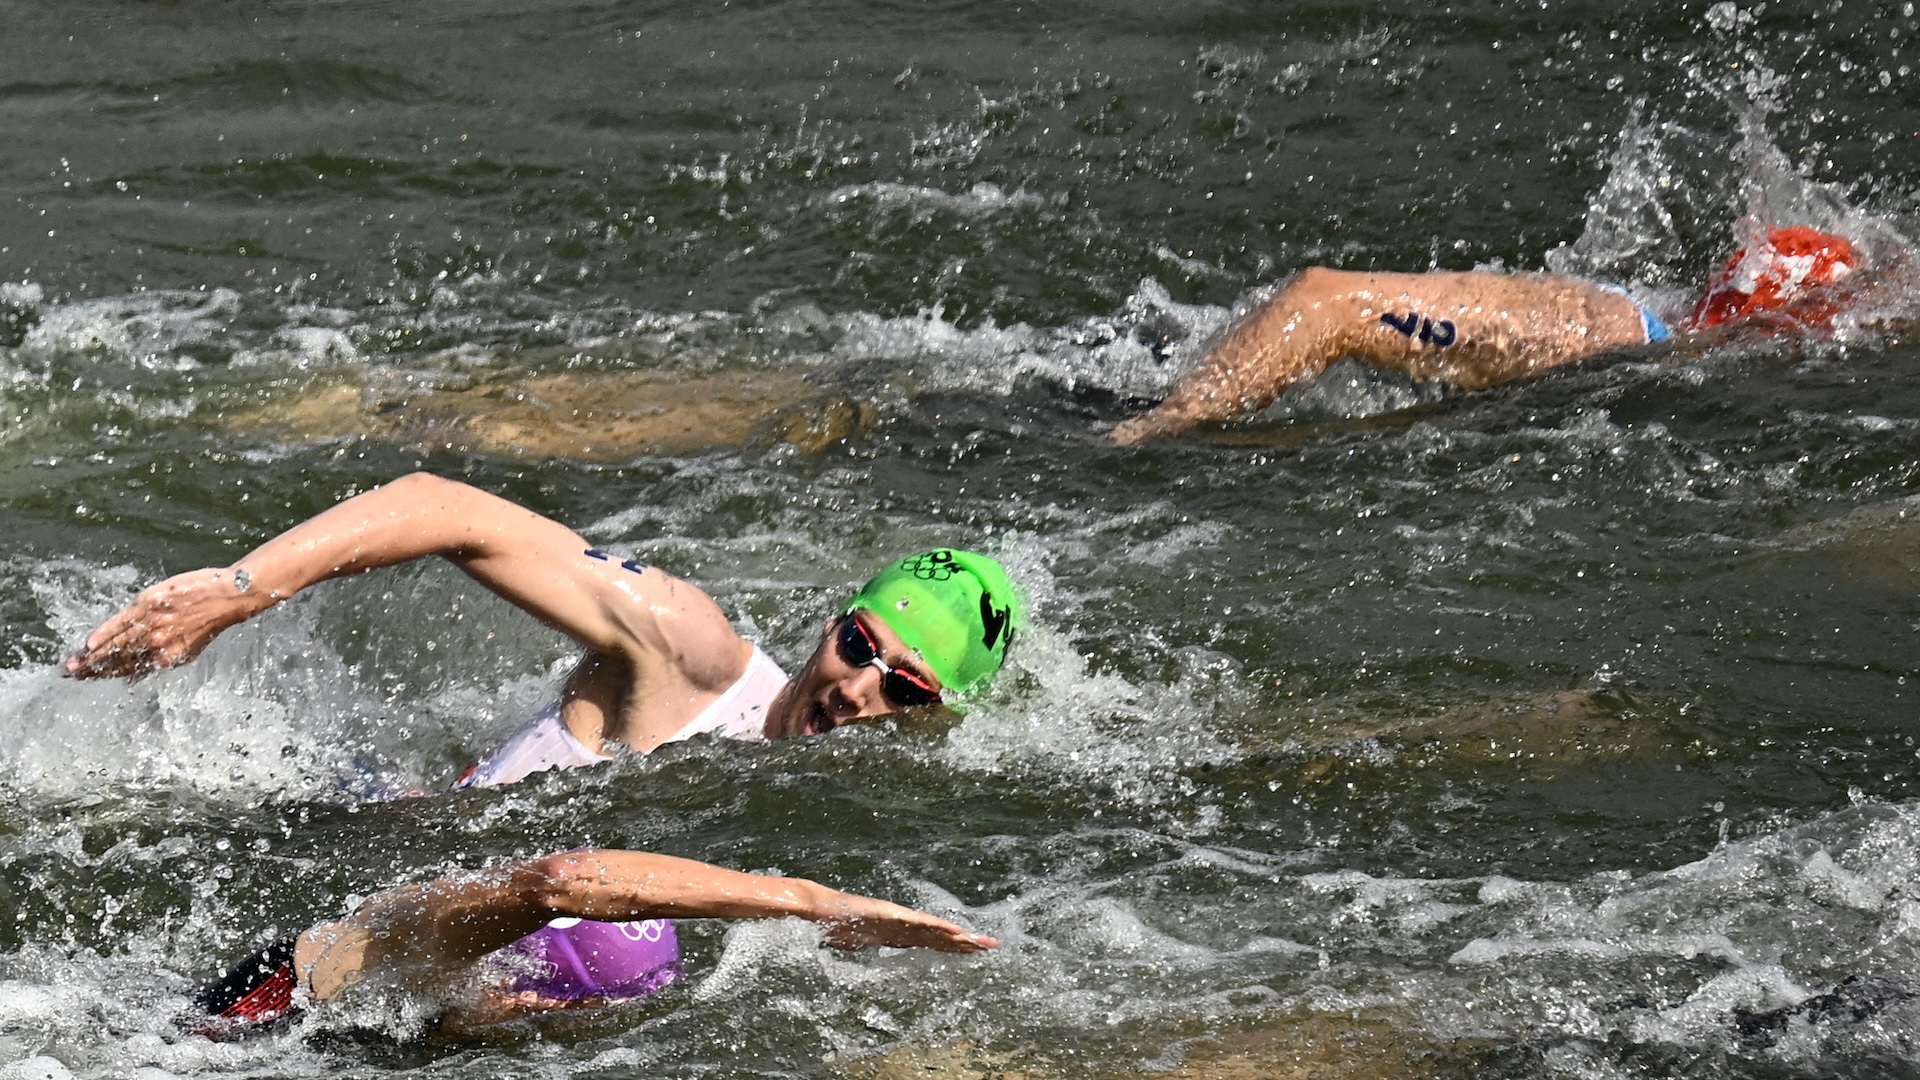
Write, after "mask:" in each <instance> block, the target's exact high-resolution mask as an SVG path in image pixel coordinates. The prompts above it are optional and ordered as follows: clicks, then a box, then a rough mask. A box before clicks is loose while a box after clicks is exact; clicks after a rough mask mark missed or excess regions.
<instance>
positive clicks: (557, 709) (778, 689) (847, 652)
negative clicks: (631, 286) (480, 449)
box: [66, 473, 1022, 788]
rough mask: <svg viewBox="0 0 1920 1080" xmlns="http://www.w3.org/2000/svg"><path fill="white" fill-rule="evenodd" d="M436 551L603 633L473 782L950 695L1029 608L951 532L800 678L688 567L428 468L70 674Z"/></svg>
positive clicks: (896, 569) (470, 777) (976, 672)
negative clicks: (650, 559)
mask: <svg viewBox="0 0 1920 1080" xmlns="http://www.w3.org/2000/svg"><path fill="white" fill-rule="evenodd" d="M430 555H437V556H440V557H442V558H445V559H446V560H448V561H449V562H451V563H453V564H454V565H455V566H457V567H459V568H460V569H461V570H462V571H464V572H466V573H467V574H468V575H469V576H471V577H472V578H474V579H475V580H476V581H478V582H479V583H480V584H482V585H484V586H486V587H487V588H488V589H491V590H492V591H494V592H495V593H498V594H499V595H500V596H502V597H504V598H505V599H507V600H508V601H510V602H512V603H513V604H515V605H516V606H518V607H520V608H521V609H522V610H524V611H526V612H527V613H528V614H530V615H533V616H534V617H535V618H537V619H539V620H540V621H541V622H544V623H546V624H547V625H549V626H552V627H555V628H556V629H559V630H560V631H562V632H563V633H565V634H567V635H568V636H570V637H572V638H573V639H574V640H575V641H577V642H579V643H580V644H581V646H583V647H584V649H585V655H584V656H583V657H582V659H581V661H580V663H579V665H578V666H577V667H576V668H575V669H574V671H573V674H572V675H571V676H570V677H569V678H568V679H567V682H566V684H565V686H564V687H563V688H562V690H561V694H560V698H559V700H558V701H556V702H554V703H553V704H552V705H550V706H549V707H548V708H547V709H545V710H544V711H542V712H540V713H539V714H538V715H536V716H535V717H534V718H533V719H532V720H531V721H529V722H528V724H527V725H526V727H525V728H523V729H522V730H521V731H520V732H519V733H518V734H516V735H514V736H513V737H512V738H511V739H509V740H508V741H507V743H506V744H505V745H504V746H502V747H501V748H500V749H499V750H497V751H495V752H494V753H493V754H491V755H489V756H488V757H487V758H486V759H484V760H482V761H480V762H478V763H477V764H475V765H474V766H472V767H471V768H469V769H468V770H467V771H466V772H465V773H464V774H462V775H461V776H460V778H459V779H458V780H456V781H454V786H455V787H456V788H466V787H491V786H493V785H496V784H505V783H511V782H513V781H515V780H518V779H520V778H521V777H524V776H527V775H530V774H532V773H535V772H540V771H543V770H546V769H552V768H566V767H570V766H575V765H591V764H594V763H597V762H600V761H605V760H608V759H609V758H610V757H612V756H613V754H614V753H616V752H617V751H619V750H620V749H622V748H624V749H626V750H630V751H634V752H638V753H647V752H648V751H651V750H652V749H654V748H655V747H657V746H661V745H663V744H665V743H669V742H674V741H676V740H680V739H686V738H690V737H693V736H695V735H702V734H719V735H726V736H731V737H735V738H745V739H781V738H789V737H792V736H796V735H818V734H823V733H825V732H828V731H832V730H833V729H834V728H836V727H839V726H841V725H843V724H850V723H856V722H860V721H868V720H874V719H878V718H880V717H884V716H888V715H891V714H894V713H898V712H902V711H906V710H910V709H917V708H930V707H933V706H938V705H947V706H951V705H953V704H954V702H955V699H956V697H958V696H962V695H965V694H967V693H970V692H973V691H976V690H979V689H980V688H981V687H982V686H984V685H985V684H986V682H987V680H989V679H991V678H992V677H993V675H994V673H995V672H996V671H998V670H999V669H1000V665H1001V663H1002V661H1004V660H1005V659H1006V654H1007V645H1008V643H1009V642H1010V641H1011V640H1012V639H1013V636H1014V634H1015V633H1016V632H1017V631H1018V630H1019V628H1020V624H1021V619H1022V613H1021V607H1020V602H1019V599H1018V598H1017V596H1016V594H1015V591H1014V589H1013V587H1012V586H1011V585H1010V584H1009V583H1008V581H1007V576H1006V574H1005V573H1004V572H1003V571H1002V570H1001V568H1000V564H998V563H996V562H994V561H993V560H992V559H989V558H987V557H986V556H984V555H977V554H974V553H972V552H968V551H960V550H957V549H952V548H939V549H936V550H933V551H928V552H923V553H921V554H919V555H915V556H913V557H911V558H908V559H905V560H902V561H901V562H898V563H895V564H894V565H892V566H890V567H888V568H887V569H885V570H883V571H882V572H881V573H880V574H879V576H877V577H875V578H874V579H873V580H872V581H870V582H868V583H867V584H866V586H865V587H864V588H862V589H861V590H860V591H859V592H858V593H857V594H856V595H855V596H854V598H853V601H852V602H851V603H850V604H849V605H848V606H847V607H846V608H845V609H844V610H843V611H842V613H841V614H839V615H838V616H836V617H835V618H834V619H833V620H832V621H831V622H829V623H828V624H827V625H826V627H825V629H824V630H823V631H822V633H821V636H820V642H819V645H818V646H817V647H816V648H815V649H814V651H813V655H812V656H811V657H809V658H808V660H807V662H806V665H805V666H804V667H803V668H801V670H800V674H799V675H798V676H796V677H795V678H792V679H789V678H788V677H787V675H786V673H785V672H783V671H782V670H781V669H780V667H779V665H778V664H776V663H774V661H773V660H772V659H771V658H769V657H768V656H767V654H766V653H765V652H764V651H762V650H761V649H760V648H759V647H758V646H756V645H754V644H753V643H751V642H749V641H747V640H745V639H743V638H742V637H740V635H739V634H737V633H736V632H734V629H733V625H732V623H731V622H730V621H729V620H728V619H727V617H726V615H725V613H724V612H722V611H721V610H720V606H719V605H718V604H716V603H714V601H713V598H712V597H710V596H708V595H707V594H706V593H704V592H702V591H701V590H699V589H697V588H695V587H694V586H692V585H690V584H688V583H687V582H685V581H682V580H680V579H678V578H675V577H673V576H672V575H669V574H667V573H666V572H664V571H662V570H660V569H658V568H657V567H653V566H648V565H646V564H644V563H641V562H637V561H635V560H633V559H622V558H620V557H619V556H617V555H612V554H609V553H608V552H605V551H602V550H600V549H599V548H596V547H594V546H593V545H591V544H589V543H588V542H587V541H586V540H585V539H583V538H582V537H581V536H580V535H579V534H578V533H576V532H574V531H573V530H572V529H569V528H567V527H566V526H565V525H562V524H560V523H559V522H557V521H553V520H552V519H550V518H546V517H542V516H541V515H539V514H536V513H534V512H533V511H531V510H528V509H526V508H525V507H522V506H518V505H515V504H514V503H511V502H508V501H507V500H505V499H502V498H499V497H498V496H495V495H491V494H488V493H487V492H484V491H481V490H479V489H477V488H473V487H470V486H468V485H466V484H462V483H458V482H456V481H452V480H446V479H442V478H440V477H437V476H432V475H429V474H426V473H416V474H414V475H412V476H406V477H402V478H400V479H399V480H395V481H394V482H392V483H390V484H387V485H385V486H384V487H380V488H376V489H374V490H373V491H370V492H367V493H366V494H364V495H359V496H356V497H354V498H352V499H348V500H347V501H346V502H343V503H341V504H339V505H338V506H335V507H333V508H332V509H329V510H327V511H325V512H323V513H321V514H319V515H317V516H316V517H313V518H311V519H309V520H307V521H305V522H302V523H300V524H299V525H296V526H294V527H293V528H291V529H289V530H287V531H286V532H284V533H282V534H280V535H279V536H277V537H275V538H273V539H272V540H269V541H267V542H266V543H265V544H263V545H261V546H260V547H258V548H256V549H255V550H254V551H252V552H250V553H249V554H247V555H246V556H244V557H242V558H241V559H240V560H239V561H238V562H236V563H234V564H233V565H231V566H224V567H208V568H206V569H203V570H194V571H189V572H187V573H184V574H180V575H177V576H175V577H172V578H168V579H167V580H165V581H162V582H160V583H158V584H156V585H153V586H150V587H149V588H147V589H146V590H144V591H143V592H141V593H140V594H139V595H138V596H136V597H135V598H134V599H133V602H132V603H131V604H129V605H128V606H127V607H126V608H125V609H124V610H122V611H120V612H119V613H118V614H116V615H114V616H113V617H112V618H110V619H108V620H107V621H106V622H104V623H102V624H101V625H100V626H99V628H97V629H96V630H94V631H93V632H92V633H91V634H89V635H87V638H86V641H85V642H84V643H83V644H82V645H81V646H80V648H79V649H78V650H76V651H75V652H74V654H73V655H72V656H71V657H69V658H68V660H67V662H66V671H67V674H69V675H71V676H73V677H75V678H83V679H84V678H107V677H114V676H122V677H139V676H142V675H147V674H150V673H152V672H155V671H158V670H160V669H163V668H170V667H175V666H177V665H180V664H184V663H187V662H188V661H190V660H192V659H193V658H194V657H195V656H198V655H199V654H200V652H201V651H202V650H203V649H205V648H206V647H207V646H208V645H209V644H211V643H212V642H213V640H214V638H215V637H216V636H218V635H219V634H220V633H221V632H222V631H224V630H226V629H227V628H228V627H231V626H234V625H236V624H238V623H240V622H243V621H245V620H247V619H250V618H252V617H253V616H255V615H258V614H260V613H261V612H263V611H265V610H267V609H268V608H270V607H272V606H274V605H275V604H278V603H279V602H280V601H282V600H285V599H288V598H289V597H292V596H293V595H294V594H295V593H298V592H300V591H301V590H303V589H305V588H307V587H309V586H311V585H315V584H318V583H319V582H322V581H325V580H327V579H329V578H336V577H345V576H348V575H351V574H358V573H361V572H363V571H367V570H372V569H375V568H377V567H382V566H391V565H395V564H397V563H403V562H407V561H410V560H412V559H418V558H423V557H426V556H430Z"/></svg>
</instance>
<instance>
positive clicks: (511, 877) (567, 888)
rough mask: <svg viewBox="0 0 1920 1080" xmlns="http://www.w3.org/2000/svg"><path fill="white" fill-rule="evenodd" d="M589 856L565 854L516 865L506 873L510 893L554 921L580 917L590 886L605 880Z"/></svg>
mask: <svg viewBox="0 0 1920 1080" xmlns="http://www.w3.org/2000/svg"><path fill="white" fill-rule="evenodd" d="M590 854H591V853H589V852H584V851H562V852H559V853H558V854H554V855H544V856H541V857H540V858H537V859H529V860H527V861H525V862H521V863H516V864H514V865H513V866H512V867H511V868H509V870H508V872H507V891H508V892H509V893H511V894H512V895H513V897H514V898H515V899H516V900H518V901H519V902H520V903H522V904H525V905H527V906H530V907H535V908H538V909H539V910H541V911H543V912H545V913H546V914H547V915H549V916H551V917H554V918H560V917H564V916H569V915H574V916H578V915H581V914H582V912H581V910H580V909H582V908H584V907H585V906H586V904H587V903H588V899H589V895H590V889H589V886H590V885H591V884H592V883H593V882H595V881H598V880H599V879H600V878H601V877H602V876H603V875H602V873H600V868H599V865H598V862H597V860H591V859H589V857H588V856H589V855H590Z"/></svg>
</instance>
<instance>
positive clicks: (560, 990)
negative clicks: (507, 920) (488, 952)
mask: <svg viewBox="0 0 1920 1080" xmlns="http://www.w3.org/2000/svg"><path fill="white" fill-rule="evenodd" d="M501 951H502V952H506V953H509V954H512V955H515V956H519V957H524V958H525V960H524V961H523V962H522V963H520V964H519V965H518V966H519V967H520V968H521V971H520V973H519V974H516V975H515V976H514V979H513V981H512V982H511V983H509V984H508V989H509V990H511V991H513V992H515V993H525V992H527V991H532V992H534V993H536V994H539V995H540V996H541V997H547V998H554V999H556V1000H560V1001H578V1000H580V999H581V998H596V997H607V998H636V997H645V996H646V995H648V994H651V993H653V992H655V991H657V990H660V989H661V988H663V987H665V986H666V985H667V984H669V983H671V982H673V980H674V979H675V978H677V977H678V976H679V974H680V970H679V967H678V961H679V959H680V941H679V939H678V938H676V937H675V936H674V933H673V924H672V923H670V922H668V921H667V920H665V919H648V920H646V921H644V922H617V923H610V922H594V921H592V920H589V919H555V920H553V921H552V922H550V923H548V924H547V925H545V926H543V927H541V928H540V929H538V930H535V931H534V932H533V933H531V934H528V935H527V936H526V937H523V938H521V939H520V940H519V941H516V942H514V943H513V944H511V945H509V946H507V947H506V948H505V949H503V950H501Z"/></svg>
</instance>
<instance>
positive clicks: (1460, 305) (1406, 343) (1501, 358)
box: [1110, 267, 1646, 445]
mask: <svg viewBox="0 0 1920 1080" xmlns="http://www.w3.org/2000/svg"><path fill="white" fill-rule="evenodd" d="M1645 340H1646V334H1645V329H1644V327H1643V325H1642V324H1641V322H1640V316H1639V310H1638V308H1636V307H1635V306H1634V304H1633V301H1631V300H1629V299H1627V298H1626V297H1625V296H1622V295H1620V294H1618V293H1615V292H1611V291H1608V290H1605V289H1601V288H1599V287H1598V286H1594V285H1590V284H1587V283H1586V282H1582V281H1575V280H1573V279H1571V278H1558V277H1547V276H1542V275H1523V274H1493V273H1466V274H1361V273H1350V272H1347V271H1341V270H1327V269H1323V268H1318V267H1316V268H1312V269H1308V270H1303V271H1301V272H1300V273H1298V274H1296V275H1294V276H1293V278H1292V279H1291V280H1290V281H1288V282H1287V283H1286V284H1285V285H1284V286H1282V287H1281V289H1280V291H1279V292H1277V293H1276V294H1274V296H1273V298H1272V299H1271V300H1269V301H1267V303H1265V304H1264V305H1262V306H1261V307H1259V308H1258V309H1256V310H1255V311H1254V312H1253V313H1252V314H1250V315H1248V316H1247V317H1246V318H1244V319H1242V320H1241V321H1240V322H1238V323H1236V324H1235V325H1234V327H1233V328H1232V329H1231V330H1229V331H1228V332H1227V336H1226V337H1224V338H1222V339H1221V341H1220V343H1219V344H1218V345H1216V346H1214V348H1213V350H1212V351H1211V352H1209V353H1208V354H1207V356H1206V357H1205V359H1203V360H1202V361H1201V362H1200V365H1199V366H1198V367H1196V368H1195V369H1194V370H1193V371H1192V372H1190V373H1188V374H1187V376H1186V377H1185V378H1184V379H1182V380H1181V381H1180V383H1179V385H1178V386H1175V387H1174V389H1173V392H1172V393H1171V394H1169V395H1167V398H1166V400H1165V401H1162V402H1161V403H1160V404H1159V405H1158V406H1156V407H1154V408H1153V409H1152V410H1151V411H1149V412H1147V413H1144V414H1142V415H1140V416H1136V417H1134V418H1133V419H1131V420H1127V421H1125V422H1123V423H1121V424H1120V425H1119V426H1117V427H1115V428H1114V429H1113V432H1112V433H1111V436H1110V437H1111V438H1112V439H1113V441H1114V442H1117V443H1120V444H1121V445H1127V444H1131V443H1136V442H1140V441H1142V440H1145V439H1151V438H1156V437H1159V436H1163V435H1173V434H1178V433H1179V432H1182V431H1185V430H1186V429H1187V428H1190V427H1192V426H1194V425H1195V424H1200V423H1205V422H1207V421H1212V420H1224V419H1226V418H1228V417H1231V416H1236V415H1238V414H1240V413H1243V412H1251V411H1253V410H1256V409H1262V408H1265V407H1266V406H1267V405H1268V404H1269V403H1271V402H1272V401H1273V399H1274V398H1276V397H1278V396H1279V395H1280V394H1281V393H1282V392H1284V391H1285V390H1286V389H1287V388H1288V387H1289V386H1292V385H1293V384H1294V383H1296V382H1299V381H1301V380H1302V379H1308V378H1311V377H1313V376H1315V375H1318V374H1320V373H1321V372H1322V371H1325V370H1326V369H1327V368H1328V367H1330V366H1332V364H1333V363H1334V362H1335V361H1337V360H1339V359H1341V358H1342V357H1348V356H1351V357H1354V358H1356V359H1359V360H1365V361H1367V362H1369V363H1373V364H1378V365H1380V366H1382V367H1389V368H1396V369H1399V370H1401V371H1405V372H1408V373H1409V374H1412V375H1414V376H1416V377H1419V378H1430V379H1442V380H1445V381H1447V382H1451V383H1453V384H1455V385H1457V386H1461V387H1463V388H1466V389H1470V390H1473V389H1480V388H1482V387H1487V386H1492V385H1494V384H1496V383H1502V382H1507V381H1509V380H1512V379H1517V378H1521V377H1523V376H1526V375H1529V374H1532V373H1534V372H1536V371H1542V370H1545V369H1547V368H1550V367H1555V366H1558V365H1561V364H1566V363H1571V362H1573V361H1575V360H1579V359H1582V358H1583V357H1587V356H1591V355H1593V354H1594V353H1598V352H1602V351H1605V350H1607V349H1617V348H1622V347H1626V346H1631V345H1638V344H1641V343H1643V342H1644V341H1645Z"/></svg>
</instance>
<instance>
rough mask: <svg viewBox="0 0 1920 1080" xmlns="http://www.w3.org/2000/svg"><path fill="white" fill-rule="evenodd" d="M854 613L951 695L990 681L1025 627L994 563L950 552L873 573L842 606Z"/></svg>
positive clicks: (939, 551) (923, 556) (927, 555)
mask: <svg viewBox="0 0 1920 1080" xmlns="http://www.w3.org/2000/svg"><path fill="white" fill-rule="evenodd" d="M856 610H865V611H870V612H872V613H873V614H874V615H876V616H878V617H879V619H880V620H881V621H882V622H885V623H886V624H887V626H888V628H889V629H891V630H892V631H893V632H894V633H896V634H898V635H900V640H901V641H902V642H904V643H905V644H906V646H907V648H909V649H912V650H913V651H914V652H917V653H919V654H920V657H921V659H923V660H925V661H926V662H927V667H928V668H930V669H932V671H933V673H934V674H935V675H937V676H939V678H940V685H941V686H942V687H943V688H945V689H947V690H951V691H955V692H961V691H966V690H971V689H973V688H974V687H976V686H980V685H983V684H985V683H986V681H987V680H988V679H991V678H993V674H994V672H996V671H999V670H1000V663H1001V661H1003V660H1005V659H1006V658H1007V644H1008V643H1009V642H1011V641H1012V640H1013V632H1014V631H1015V630H1017V629H1019V628H1020V624H1021V623H1022V622H1023V621H1025V616H1024V613H1023V612H1022V611H1021V608H1020V599H1019V597H1017V596H1015V595H1014V592H1013V585H1012V583H1011V582H1009V581H1008V580H1007V573H1006V571H1004V570H1002V569H1001V568H1000V564H999V563H997V562H994V561H993V560H992V559H989V558H987V557H986V556H985V555H975V554H974V553H973V552H971V551H960V550H958V549H956V548H936V549H934V550H932V551H927V552H922V553H921V554H919V555H915V556H912V557H911V558H906V559H902V560H900V561H899V562H897V563H894V564H893V565H892V566H889V567H887V568H886V569H885V570H882V571H880V573H879V574H877V575H875V576H874V579H873V580H872V581H869V582H867V583H866V584H865V585H864V586H862V587H861V589H860V591H859V592H858V593H855V594H854V597H853V601H852V602H851V603H849V604H848V605H847V611H848V612H849V613H851V612H853V611H856Z"/></svg>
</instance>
